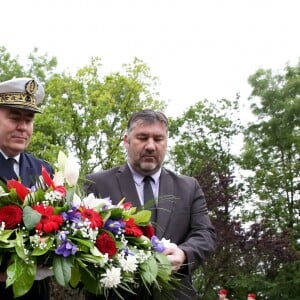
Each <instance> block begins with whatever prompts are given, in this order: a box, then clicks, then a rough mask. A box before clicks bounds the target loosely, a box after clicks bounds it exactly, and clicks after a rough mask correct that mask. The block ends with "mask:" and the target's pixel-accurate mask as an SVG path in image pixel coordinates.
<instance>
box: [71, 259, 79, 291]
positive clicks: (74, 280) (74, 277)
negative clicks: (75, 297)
mask: <svg viewBox="0 0 300 300" xmlns="http://www.w3.org/2000/svg"><path fill="white" fill-rule="evenodd" d="M79 282H80V271H79V266H78V264H76V263H75V264H74V266H73V268H72V270H71V279H70V285H71V286H72V287H73V288H76V287H77V285H78V284H79Z"/></svg>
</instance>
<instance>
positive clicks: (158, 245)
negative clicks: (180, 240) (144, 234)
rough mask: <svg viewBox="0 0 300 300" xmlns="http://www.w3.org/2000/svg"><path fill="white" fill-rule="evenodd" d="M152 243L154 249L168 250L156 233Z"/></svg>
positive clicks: (158, 250)
mask: <svg viewBox="0 0 300 300" xmlns="http://www.w3.org/2000/svg"><path fill="white" fill-rule="evenodd" d="M151 243H152V246H153V249H154V250H155V251H156V252H158V253H161V252H164V251H165V250H166V248H165V246H164V244H163V242H161V241H160V240H159V239H158V237H157V236H156V235H153V236H152V238H151Z"/></svg>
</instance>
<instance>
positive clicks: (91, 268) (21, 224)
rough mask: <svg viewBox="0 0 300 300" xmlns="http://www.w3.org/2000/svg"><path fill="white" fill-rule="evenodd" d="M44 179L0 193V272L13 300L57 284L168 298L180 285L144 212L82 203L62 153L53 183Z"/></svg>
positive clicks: (75, 169)
mask: <svg viewBox="0 0 300 300" xmlns="http://www.w3.org/2000/svg"><path fill="white" fill-rule="evenodd" d="M41 174H42V175H41V176H40V177H39V178H37V180H36V184H35V186H34V187H33V188H31V189H28V188H27V187H25V186H23V185H22V183H21V182H19V181H16V180H9V181H7V184H6V185H2V186H0V265H1V263H2V266H3V264H6V273H2V275H3V276H2V278H4V279H3V280H5V281H6V287H8V286H12V288H13V292H14V296H15V297H19V296H21V295H24V294H26V293H27V292H28V291H29V289H30V288H31V286H32V284H33V282H34V280H38V279H42V278H44V277H47V276H54V278H55V280H56V281H57V282H58V284H60V285H61V286H63V287H66V286H69V285H70V286H72V287H73V288H76V287H78V286H83V287H84V288H85V289H86V290H88V291H89V292H91V293H94V294H97V295H104V296H107V297H108V295H109V293H110V292H113V293H115V294H116V295H118V296H119V297H120V299H122V294H123V293H124V292H125V293H132V294H139V293H140V291H143V292H145V291H146V293H148V294H150V293H152V292H153V291H155V290H157V291H159V292H160V293H161V295H163V294H165V296H166V298H170V299H171V298H172V297H171V296H170V295H171V293H170V292H171V291H172V290H173V286H174V284H175V285H176V282H177V280H176V279H175V277H174V276H173V275H172V271H171V270H172V268H171V265H170V263H169V261H168V259H167V258H166V256H165V255H164V254H163V253H162V252H163V251H164V249H165V247H167V246H168V245H167V244H168V243H169V241H167V240H164V239H163V240H158V238H157V237H156V236H155V235H154V230H153V227H152V225H151V223H150V218H151V212H150V211H149V210H145V209H142V208H140V209H138V208H135V207H132V206H131V204H130V203H128V202H126V203H125V202H124V200H123V201H122V200H121V201H120V203H119V204H118V205H112V204H111V200H110V199H107V198H106V199H97V198H95V197H94V195H92V194H90V195H87V196H82V195H81V192H80V191H79V188H78V184H77V181H78V177H79V166H78V165H77V164H76V163H75V162H74V160H73V159H72V158H71V157H67V156H66V155H65V154H64V153H62V152H60V153H59V156H58V164H57V171H56V173H55V175H54V178H53V179H52V178H51V177H50V176H49V174H48V173H47V171H46V170H45V169H44V168H42V172H41ZM7 256H9V259H7V260H6V261H4V259H3V258H4V257H7Z"/></svg>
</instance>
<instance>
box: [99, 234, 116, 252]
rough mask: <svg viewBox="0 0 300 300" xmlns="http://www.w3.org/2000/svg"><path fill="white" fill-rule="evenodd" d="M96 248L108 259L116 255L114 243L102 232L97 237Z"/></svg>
mask: <svg viewBox="0 0 300 300" xmlns="http://www.w3.org/2000/svg"><path fill="white" fill-rule="evenodd" d="M96 246H97V248H98V249H99V251H100V252H101V253H102V254H105V253H107V254H108V257H109V258H112V257H113V256H114V255H115V254H116V253H117V247H116V242H115V241H114V239H113V238H112V237H111V236H110V235H109V234H108V233H107V232H102V233H101V234H99V235H98V237H97V239H96Z"/></svg>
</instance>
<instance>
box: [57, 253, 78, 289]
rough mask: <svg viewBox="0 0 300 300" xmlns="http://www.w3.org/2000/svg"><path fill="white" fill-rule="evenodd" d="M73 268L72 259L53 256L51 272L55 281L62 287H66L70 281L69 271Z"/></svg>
mask: <svg viewBox="0 0 300 300" xmlns="http://www.w3.org/2000/svg"><path fill="white" fill-rule="evenodd" d="M72 266H73V259H72V257H68V258H65V257H63V256H58V255H56V256H54V258H53V271H54V276H55V279H56V281H57V282H58V283H59V284H60V285H61V286H63V287H67V286H68V284H69V281H70V280H71V270H72Z"/></svg>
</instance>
